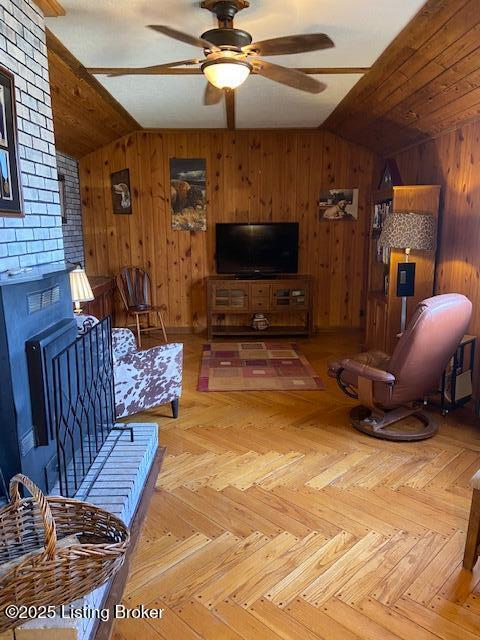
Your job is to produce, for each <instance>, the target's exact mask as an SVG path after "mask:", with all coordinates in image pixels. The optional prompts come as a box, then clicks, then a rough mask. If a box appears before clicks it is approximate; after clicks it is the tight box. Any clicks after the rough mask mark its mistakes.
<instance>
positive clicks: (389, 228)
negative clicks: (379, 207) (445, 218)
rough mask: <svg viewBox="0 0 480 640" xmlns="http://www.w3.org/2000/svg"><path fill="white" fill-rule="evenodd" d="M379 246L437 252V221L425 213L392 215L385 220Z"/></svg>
mask: <svg viewBox="0 0 480 640" xmlns="http://www.w3.org/2000/svg"><path fill="white" fill-rule="evenodd" d="M379 244H380V245H381V246H382V247H390V248H392V249H417V250H421V251H435V248H436V246H437V219H436V218H435V217H434V216H432V215H428V214H425V213H390V214H389V215H387V216H386V218H385V222H384V224H383V228H382V233H381V234H380V239H379Z"/></svg>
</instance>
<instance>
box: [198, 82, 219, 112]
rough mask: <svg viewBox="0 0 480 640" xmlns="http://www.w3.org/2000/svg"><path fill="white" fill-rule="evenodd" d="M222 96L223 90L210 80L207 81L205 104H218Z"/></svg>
mask: <svg viewBox="0 0 480 640" xmlns="http://www.w3.org/2000/svg"><path fill="white" fill-rule="evenodd" d="M222 98H223V90H222V89H218V88H217V87H215V86H214V85H213V84H211V83H210V82H207V86H206V87H205V95H204V96H203V104H205V105H208V106H209V105H212V104H218V103H219V102H220V100H221V99H222Z"/></svg>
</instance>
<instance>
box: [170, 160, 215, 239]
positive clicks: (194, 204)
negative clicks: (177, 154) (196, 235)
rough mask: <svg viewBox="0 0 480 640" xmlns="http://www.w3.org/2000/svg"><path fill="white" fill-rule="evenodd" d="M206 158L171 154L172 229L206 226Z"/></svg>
mask: <svg viewBox="0 0 480 640" xmlns="http://www.w3.org/2000/svg"><path fill="white" fill-rule="evenodd" d="M206 175H207V161H206V158H170V207H171V215H172V229H175V230H176V231H206V230H207V187H206Z"/></svg>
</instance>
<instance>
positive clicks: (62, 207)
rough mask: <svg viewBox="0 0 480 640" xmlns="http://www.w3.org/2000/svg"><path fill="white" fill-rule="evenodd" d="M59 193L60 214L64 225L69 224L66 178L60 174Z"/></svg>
mask: <svg viewBox="0 0 480 640" xmlns="http://www.w3.org/2000/svg"><path fill="white" fill-rule="evenodd" d="M57 177H58V191H59V193H60V213H61V216H62V224H67V222H68V220H67V196H66V194H65V176H64V175H63V174H62V173H59V174H58V176H57Z"/></svg>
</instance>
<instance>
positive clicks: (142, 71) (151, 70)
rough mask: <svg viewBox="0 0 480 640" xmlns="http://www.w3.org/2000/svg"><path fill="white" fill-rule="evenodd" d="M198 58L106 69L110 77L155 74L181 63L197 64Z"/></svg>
mask: <svg viewBox="0 0 480 640" xmlns="http://www.w3.org/2000/svg"><path fill="white" fill-rule="evenodd" d="M199 62H200V58H192V59H191V60H179V61H178V62H168V63H165V64H155V65H153V66H151V67H132V68H131V69H128V70H127V69H119V70H118V71H115V70H114V69H110V70H109V71H107V73H108V76H109V77H110V78H115V77H118V76H130V75H156V74H157V73H158V72H160V71H162V70H163V69H170V68H171V67H181V66H182V65H192V64H198V63H199Z"/></svg>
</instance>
